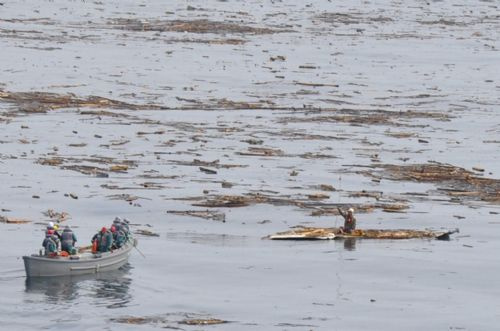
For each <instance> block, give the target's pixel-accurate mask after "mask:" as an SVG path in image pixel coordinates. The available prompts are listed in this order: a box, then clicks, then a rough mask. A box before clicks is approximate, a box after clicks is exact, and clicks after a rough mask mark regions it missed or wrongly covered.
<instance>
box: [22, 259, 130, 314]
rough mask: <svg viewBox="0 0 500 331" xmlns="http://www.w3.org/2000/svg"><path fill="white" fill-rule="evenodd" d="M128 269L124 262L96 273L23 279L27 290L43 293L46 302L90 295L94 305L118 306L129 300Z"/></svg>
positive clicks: (62, 301) (76, 298) (125, 303)
mask: <svg viewBox="0 0 500 331" xmlns="http://www.w3.org/2000/svg"><path fill="white" fill-rule="evenodd" d="M130 270H131V267H130V266H129V264H127V265H125V266H124V267H122V268H121V269H120V270H116V271H112V272H106V273H102V274H97V275H82V276H73V277H42V278H26V293H30V294H43V301H44V302H45V303H48V304H61V303H64V304H71V303H72V302H74V301H76V300H78V299H79V298H81V297H89V298H91V299H96V300H95V303H94V304H95V305H97V306H104V307H107V308H120V307H124V306H126V305H127V304H128V303H129V302H130V301H131V299H132V296H131V295H130V293H129V290H130V284H131V283H132V279H131V278H130V277H129V275H130ZM30 300H32V298H30ZM93 301H94V300H93Z"/></svg>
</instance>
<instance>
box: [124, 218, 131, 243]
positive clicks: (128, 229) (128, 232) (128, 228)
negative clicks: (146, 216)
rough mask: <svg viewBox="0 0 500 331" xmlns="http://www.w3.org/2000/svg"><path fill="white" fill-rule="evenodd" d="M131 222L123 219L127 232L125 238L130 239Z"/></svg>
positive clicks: (125, 231)
mask: <svg viewBox="0 0 500 331" xmlns="http://www.w3.org/2000/svg"><path fill="white" fill-rule="evenodd" d="M129 224H130V222H129V221H128V220H127V219H126V218H124V219H123V221H122V231H123V233H125V238H126V239H128V237H129V236H130V227H129Z"/></svg>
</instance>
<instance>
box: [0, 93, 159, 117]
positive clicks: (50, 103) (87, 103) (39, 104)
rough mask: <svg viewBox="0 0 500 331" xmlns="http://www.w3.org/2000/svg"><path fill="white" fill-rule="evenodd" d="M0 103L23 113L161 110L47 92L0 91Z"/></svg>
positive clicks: (149, 106)
mask: <svg viewBox="0 0 500 331" xmlns="http://www.w3.org/2000/svg"><path fill="white" fill-rule="evenodd" d="M0 101H4V102H8V103H11V104H14V105H16V106H17V108H18V109H19V111H21V112H23V113H46V112H48V111H50V110H54V109H61V108H83V107H87V108H107V109H110V108H111V109H129V110H141V109H142V110H147V109H161V108H162V107H160V106H158V105H136V104H131V103H127V102H123V101H118V100H113V99H108V98H104V97H99V96H88V97H85V98H81V97H77V96H76V95H74V94H57V93H48V92H7V91H4V90H1V89H0Z"/></svg>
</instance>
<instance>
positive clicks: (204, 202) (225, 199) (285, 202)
mask: <svg viewBox="0 0 500 331" xmlns="http://www.w3.org/2000/svg"><path fill="white" fill-rule="evenodd" d="M327 198H328V195H323V194H322V193H318V194H316V195H315V194H312V195H310V196H306V197H305V198H304V197H302V198H294V197H290V196H274V195H266V194H262V193H248V194H245V195H204V196H197V197H186V198H174V199H173V200H185V201H193V203H192V205H193V206H196V207H208V208H218V207H225V208H231V207H246V206H250V205H254V204H270V205H274V206H296V207H299V208H302V209H306V210H312V213H311V215H312V216H322V215H338V214H339V213H338V210H337V208H344V209H345V208H350V207H353V208H354V209H356V212H357V213H369V212H372V211H373V210H374V209H382V210H383V211H392V212H394V211H403V210H405V209H407V208H408V206H407V205H405V204H402V203H370V204H345V203H324V202H320V201H318V200H323V199H327Z"/></svg>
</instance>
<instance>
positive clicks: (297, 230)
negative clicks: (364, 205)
mask: <svg viewBox="0 0 500 331" xmlns="http://www.w3.org/2000/svg"><path fill="white" fill-rule="evenodd" d="M457 232H459V231H458V229H455V230H452V231H444V232H436V231H430V230H408V229H397V230H378V229H356V230H353V231H352V232H351V233H343V232H342V231H341V230H340V229H339V228H314V227H303V226H296V227H294V228H293V229H292V230H289V231H285V232H278V233H276V234H274V235H270V236H267V237H266V238H268V239H273V240H327V239H349V238H360V239H415V238H421V239H424V238H429V239H439V240H449V236H450V235H451V234H453V233H457Z"/></svg>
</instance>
